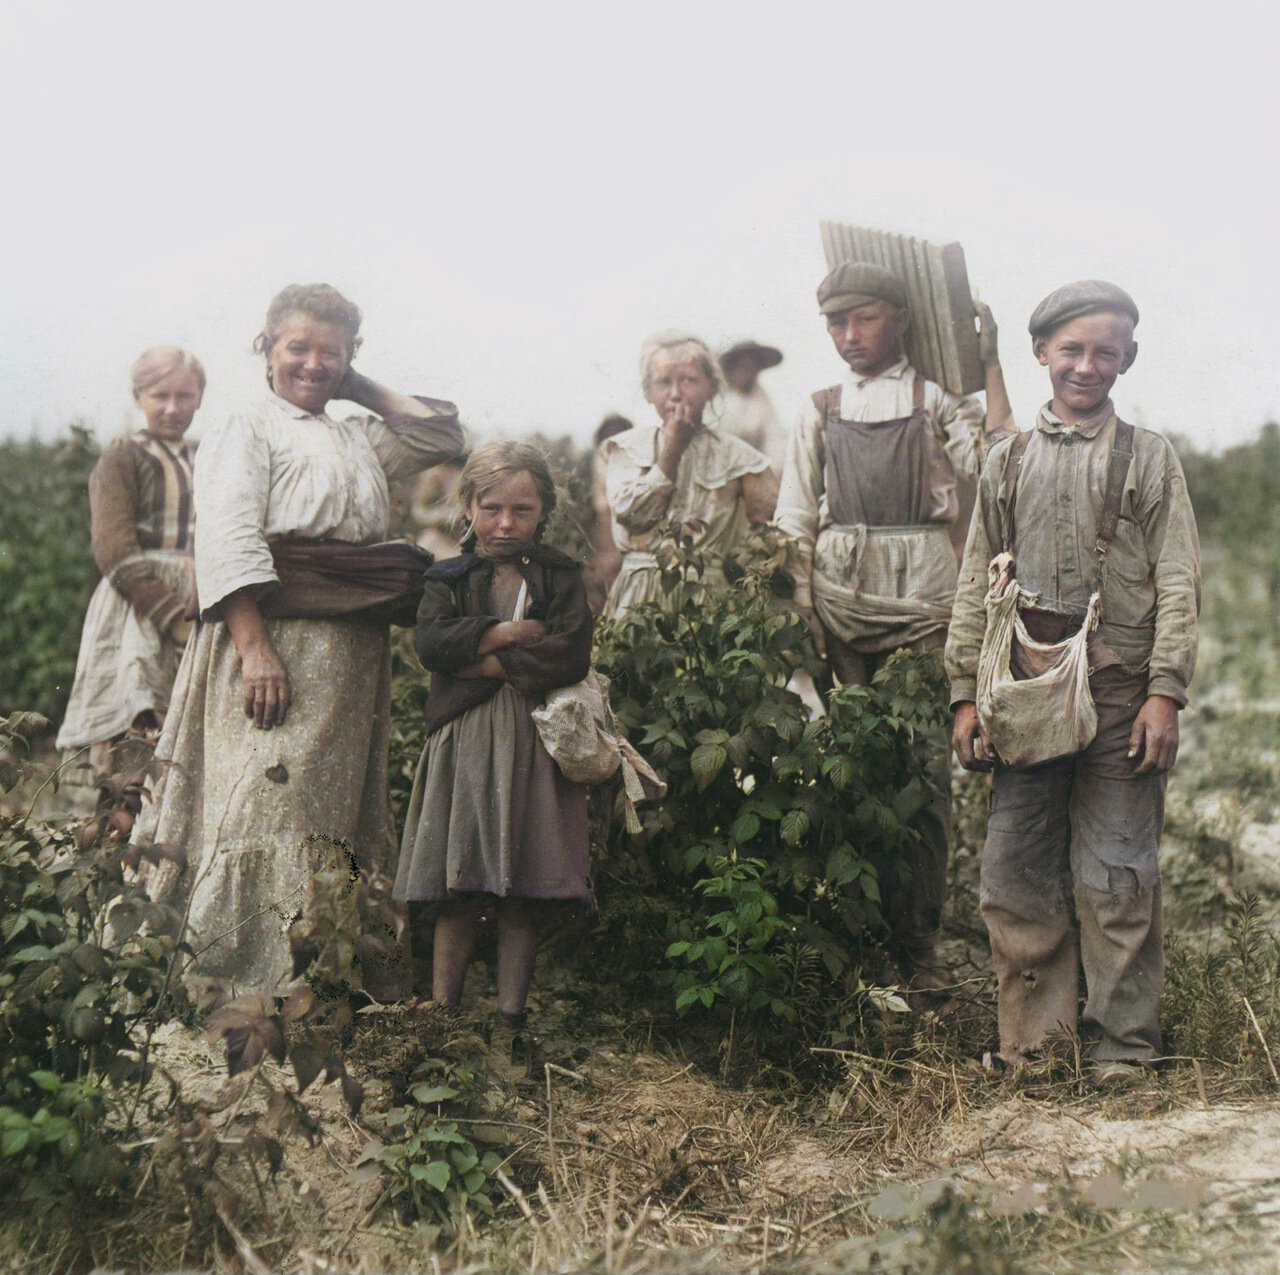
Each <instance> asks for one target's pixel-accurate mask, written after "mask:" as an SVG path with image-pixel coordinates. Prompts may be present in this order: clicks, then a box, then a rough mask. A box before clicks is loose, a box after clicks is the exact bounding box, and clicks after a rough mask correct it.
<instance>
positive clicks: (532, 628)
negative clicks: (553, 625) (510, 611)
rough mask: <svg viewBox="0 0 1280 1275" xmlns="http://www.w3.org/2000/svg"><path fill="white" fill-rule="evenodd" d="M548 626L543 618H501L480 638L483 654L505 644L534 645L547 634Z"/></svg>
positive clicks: (487, 653) (499, 648)
mask: <svg viewBox="0 0 1280 1275" xmlns="http://www.w3.org/2000/svg"><path fill="white" fill-rule="evenodd" d="M546 632H547V626H546V625H545V624H543V622H542V621H541V620H499V621H498V623H497V624H491V625H490V626H489V627H488V628H487V629H485V631H484V636H483V637H482V638H481V639H480V647H479V651H480V654H481V655H490V654H492V653H493V652H494V651H500V650H502V648H503V647H504V646H532V645H533V644H534V643H535V642H537V641H540V640H541V639H542V638H543V637H545V636H546Z"/></svg>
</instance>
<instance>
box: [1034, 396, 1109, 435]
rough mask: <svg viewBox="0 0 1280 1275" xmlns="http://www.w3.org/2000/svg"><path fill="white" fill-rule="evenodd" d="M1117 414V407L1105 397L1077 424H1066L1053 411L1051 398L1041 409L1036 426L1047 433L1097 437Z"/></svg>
mask: <svg viewBox="0 0 1280 1275" xmlns="http://www.w3.org/2000/svg"><path fill="white" fill-rule="evenodd" d="M1115 414H1116V409H1115V407H1114V406H1112V403H1111V400H1110V399H1109V398H1108V399H1104V400H1103V401H1102V402H1101V403H1099V404H1098V406H1097V407H1095V408H1094V409H1093V411H1092V412H1090V413H1089V415H1088V416H1086V417H1085V418H1084V420H1082V421H1078V422H1077V423H1076V424H1075V425H1066V424H1064V423H1063V422H1062V419H1061V418H1060V417H1059V416H1057V415H1056V414H1055V413H1054V411H1053V400H1052V399H1050V400H1049V402H1047V403H1046V404H1045V405H1044V406H1043V407H1042V408H1041V409H1040V415H1039V416H1038V417H1037V418H1036V428H1037V429H1039V430H1041V431H1043V432H1044V433H1046V434H1061V435H1062V436H1064V437H1067V438H1069V437H1070V436H1071V435H1072V434H1079V435H1080V437H1081V438H1096V437H1097V436H1098V434H1099V433H1100V432H1101V431H1102V427H1103V426H1104V425H1106V424H1107V422H1108V421H1110V420H1111V418H1112V417H1113V416H1114V415H1115Z"/></svg>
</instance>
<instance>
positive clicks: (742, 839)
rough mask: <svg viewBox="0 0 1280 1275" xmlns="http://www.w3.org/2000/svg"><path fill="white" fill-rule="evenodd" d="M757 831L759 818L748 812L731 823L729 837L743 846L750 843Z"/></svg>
mask: <svg viewBox="0 0 1280 1275" xmlns="http://www.w3.org/2000/svg"><path fill="white" fill-rule="evenodd" d="M759 831H760V817H759V816H758V815H757V814H755V813H754V812H753V811H750V810H748V811H747V812H746V813H745V814H741V815H739V816H738V817H737V818H736V819H735V820H734V821H733V826H732V827H731V828H730V829H729V835H730V836H731V837H732V838H733V839H734V840H735V841H736V842H737V843H738V844H739V845H743V844H744V843H746V842H748V841H750V840H751V839H752V838H753V837H754V836H755V835H756V833H758V832H759Z"/></svg>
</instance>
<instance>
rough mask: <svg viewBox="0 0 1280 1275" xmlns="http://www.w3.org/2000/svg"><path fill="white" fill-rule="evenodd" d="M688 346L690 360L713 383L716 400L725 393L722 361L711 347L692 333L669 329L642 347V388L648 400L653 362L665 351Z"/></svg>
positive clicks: (656, 333)
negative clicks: (721, 367)
mask: <svg viewBox="0 0 1280 1275" xmlns="http://www.w3.org/2000/svg"><path fill="white" fill-rule="evenodd" d="M685 346H688V347H689V351H688V356H687V357H688V358H690V359H692V360H693V362H695V363H697V364H698V365H699V366H700V367H701V368H702V370H703V371H704V372H705V373H706V374H707V379H708V380H709V381H710V382H711V394H712V397H713V398H714V397H715V396H716V395H717V394H720V393H723V391H724V373H723V372H722V371H721V370H720V361H719V359H717V358H716V356H715V355H714V354H712V353H711V348H710V346H708V345H707V343H706V342H705V341H704V340H703V339H702V338H701V337H700V336H694V335H693V333H692V332H681V331H680V330H678V329H676V328H668V329H667V330H666V331H663V332H655V333H654V334H653V335H652V336H651V337H649V339H648V340H647V341H645V343H644V344H643V345H642V346H641V347H640V388H641V390H642V391H643V392H644V396H645V398H646V399H648V397H649V385H650V382H652V380H653V360H654V357H655V356H656V355H657V354H660V353H661V352H662V351H663V350H682V349H683V347H685Z"/></svg>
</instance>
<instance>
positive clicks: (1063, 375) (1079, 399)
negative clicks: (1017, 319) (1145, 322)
mask: <svg viewBox="0 0 1280 1275" xmlns="http://www.w3.org/2000/svg"><path fill="white" fill-rule="evenodd" d="M1035 354H1036V358H1037V359H1039V361H1040V362H1041V364H1042V365H1043V366H1045V367H1047V368H1048V369H1049V381H1050V384H1052V386H1053V411H1054V413H1055V414H1056V415H1057V416H1058V418H1059V419H1060V420H1062V421H1063V423H1064V424H1067V425H1073V424H1075V423H1076V422H1078V421H1081V420H1083V419H1084V418H1085V417H1086V416H1088V415H1089V414H1090V413H1092V412H1093V411H1094V410H1095V409H1096V408H1097V407H1098V406H1099V405H1100V404H1101V403H1102V402H1103V401H1104V400H1105V399H1106V398H1107V396H1108V395H1109V394H1110V393H1111V387H1112V386H1113V385H1114V384H1115V383H1116V377H1118V376H1120V375H1121V374H1122V373H1124V372H1127V371H1128V370H1129V368H1130V367H1132V365H1133V360H1134V359H1135V358H1136V357H1137V354H1138V346H1137V342H1135V341H1134V339H1133V320H1132V319H1131V318H1130V317H1129V316H1128V315H1127V314H1121V313H1119V312H1118V311H1115V310H1099V311H1096V312H1095V313H1093V314H1082V315H1081V316H1080V317H1079V318H1078V319H1070V320H1068V321H1067V322H1066V323H1064V324H1062V325H1061V327H1057V328H1055V329H1054V330H1053V331H1052V332H1051V333H1050V334H1049V335H1048V336H1047V337H1041V338H1040V339H1039V340H1037V341H1036V343H1035Z"/></svg>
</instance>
